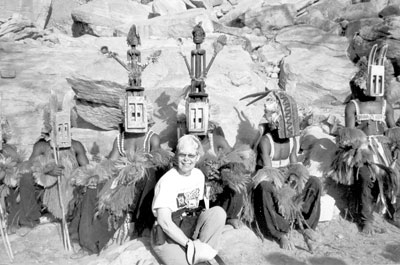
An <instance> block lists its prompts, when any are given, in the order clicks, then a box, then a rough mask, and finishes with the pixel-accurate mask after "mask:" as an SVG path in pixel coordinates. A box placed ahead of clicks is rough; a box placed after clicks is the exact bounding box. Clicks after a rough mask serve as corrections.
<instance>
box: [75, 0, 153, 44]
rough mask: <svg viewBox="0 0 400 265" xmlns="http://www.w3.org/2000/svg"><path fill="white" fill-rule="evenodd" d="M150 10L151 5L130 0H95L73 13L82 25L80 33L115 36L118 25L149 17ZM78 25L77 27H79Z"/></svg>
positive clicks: (77, 21)
mask: <svg viewBox="0 0 400 265" xmlns="http://www.w3.org/2000/svg"><path fill="white" fill-rule="evenodd" d="M150 12H151V10H150V7H149V6H146V5H142V4H139V3H136V2H133V1H129V0H115V1H107V0H94V1H91V2H89V3H87V4H85V5H81V6H79V7H77V8H75V9H74V10H73V11H72V13H71V15H72V19H73V20H74V22H75V23H77V24H78V25H81V27H82V28H81V33H80V34H84V33H89V34H94V35H96V36H113V34H114V29H115V27H116V26H118V25H121V24H125V23H128V24H132V23H133V22H134V21H137V20H143V19H147V18H148V17H149V14H150ZM78 25H75V27H76V28H78ZM75 30H76V31H78V30H77V29H75ZM77 35H79V33H77Z"/></svg>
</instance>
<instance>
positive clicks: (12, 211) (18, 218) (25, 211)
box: [7, 173, 43, 227]
mask: <svg viewBox="0 0 400 265" xmlns="http://www.w3.org/2000/svg"><path fill="white" fill-rule="evenodd" d="M42 190H43V189H42V188H40V187H38V186H37V185H36V184H35V181H34V179H33V175H32V173H24V174H22V176H21V179H20V183H19V192H18V190H17V189H12V190H11V191H10V195H9V196H8V198H7V203H8V204H9V216H8V220H9V223H10V225H11V226H16V227H19V226H28V227H34V226H35V225H37V224H39V219H40V215H41V212H40V210H41V205H40V201H39V197H40V193H41V191H42ZM18 193H19V195H20V200H19V202H17V197H18Z"/></svg>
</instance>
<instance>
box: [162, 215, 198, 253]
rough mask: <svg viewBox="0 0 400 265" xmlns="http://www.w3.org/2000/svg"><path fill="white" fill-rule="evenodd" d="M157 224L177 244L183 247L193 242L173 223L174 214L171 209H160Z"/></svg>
mask: <svg viewBox="0 0 400 265" xmlns="http://www.w3.org/2000/svg"><path fill="white" fill-rule="evenodd" d="M156 211H157V222H158V224H159V225H160V226H161V228H162V230H163V231H164V233H166V234H167V235H168V236H169V237H170V238H171V239H172V240H174V241H175V242H177V243H178V244H179V245H181V246H182V247H185V246H186V243H187V242H188V241H189V240H191V239H190V238H188V237H187V236H186V235H185V234H184V233H183V231H182V230H181V229H180V228H179V227H178V226H177V225H176V224H175V223H174V222H173V221H172V212H171V210H170V209H169V208H158V209H157V210H156Z"/></svg>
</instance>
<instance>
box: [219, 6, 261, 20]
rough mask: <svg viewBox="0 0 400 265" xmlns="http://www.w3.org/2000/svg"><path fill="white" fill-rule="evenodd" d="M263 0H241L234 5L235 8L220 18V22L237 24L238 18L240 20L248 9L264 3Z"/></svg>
mask: <svg viewBox="0 0 400 265" xmlns="http://www.w3.org/2000/svg"><path fill="white" fill-rule="evenodd" d="M263 2H264V1H263V0H243V1H240V3H238V4H237V5H235V6H234V8H233V9H230V10H229V12H228V13H226V14H225V15H224V16H223V17H222V18H220V19H219V22H220V23H222V24H224V25H226V26H231V25H235V23H236V22H237V20H240V17H241V16H243V14H244V13H246V12H247V11H248V10H250V9H252V8H255V7H259V6H261V5H262V4H263Z"/></svg>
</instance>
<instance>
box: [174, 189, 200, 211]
mask: <svg viewBox="0 0 400 265" xmlns="http://www.w3.org/2000/svg"><path fill="white" fill-rule="evenodd" d="M199 197H200V189H199V188H196V189H194V190H192V191H189V192H182V193H178V196H177V197H176V203H177V206H178V208H183V207H186V208H197V207H198V206H199Z"/></svg>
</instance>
